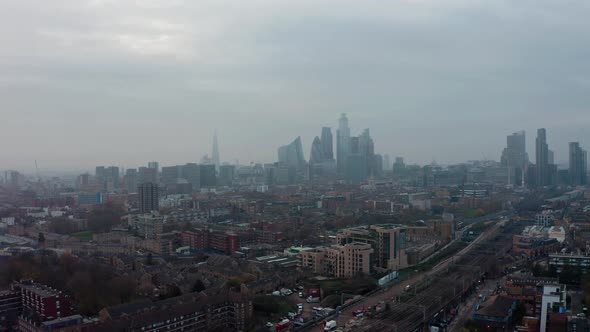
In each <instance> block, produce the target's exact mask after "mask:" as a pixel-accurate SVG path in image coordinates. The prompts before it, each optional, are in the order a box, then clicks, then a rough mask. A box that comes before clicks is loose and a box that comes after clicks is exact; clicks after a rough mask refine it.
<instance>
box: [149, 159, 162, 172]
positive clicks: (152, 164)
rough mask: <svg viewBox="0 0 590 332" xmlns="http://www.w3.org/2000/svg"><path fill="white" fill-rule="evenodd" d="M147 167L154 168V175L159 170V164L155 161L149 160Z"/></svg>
mask: <svg viewBox="0 0 590 332" xmlns="http://www.w3.org/2000/svg"><path fill="white" fill-rule="evenodd" d="M148 168H151V169H155V170H156V175H157V174H158V173H159V172H160V164H159V163H158V162H157V161H150V162H149V163H148Z"/></svg>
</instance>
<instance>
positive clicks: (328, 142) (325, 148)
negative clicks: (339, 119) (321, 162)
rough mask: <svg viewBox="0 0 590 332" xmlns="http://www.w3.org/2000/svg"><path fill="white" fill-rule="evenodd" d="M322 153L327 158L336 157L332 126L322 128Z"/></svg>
mask: <svg viewBox="0 0 590 332" xmlns="http://www.w3.org/2000/svg"><path fill="white" fill-rule="evenodd" d="M321 144H322V155H323V156H324V159H326V160H328V159H329V160H333V159H334V143H333V140H332V129H331V128H330V127H323V128H322V139H321Z"/></svg>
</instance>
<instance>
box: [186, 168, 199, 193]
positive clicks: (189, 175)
mask: <svg viewBox="0 0 590 332" xmlns="http://www.w3.org/2000/svg"><path fill="white" fill-rule="evenodd" d="M200 167H201V166H199V165H197V164H195V163H188V164H186V165H184V166H182V178H184V179H185V180H186V182H188V183H189V184H190V185H191V188H192V190H193V191H198V190H199V188H200V187H201V168H200Z"/></svg>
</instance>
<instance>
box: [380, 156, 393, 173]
mask: <svg viewBox="0 0 590 332" xmlns="http://www.w3.org/2000/svg"><path fill="white" fill-rule="evenodd" d="M382 167H383V170H385V171H391V167H392V164H391V157H390V156H389V155H388V154H385V155H383V166H382Z"/></svg>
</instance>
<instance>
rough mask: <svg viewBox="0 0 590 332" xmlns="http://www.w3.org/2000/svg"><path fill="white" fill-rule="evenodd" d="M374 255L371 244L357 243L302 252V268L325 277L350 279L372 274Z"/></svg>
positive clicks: (300, 253)
mask: <svg viewBox="0 0 590 332" xmlns="http://www.w3.org/2000/svg"><path fill="white" fill-rule="evenodd" d="M373 253H374V250H373V248H372V247H371V245H370V244H367V243H357V242H352V243H346V244H344V245H332V246H329V247H320V248H314V249H310V250H301V251H300V252H299V255H300V266H301V267H305V268H310V269H311V270H312V271H313V272H314V273H316V274H320V275H323V276H328V277H336V278H350V277H353V276H355V275H358V274H370V273H371V269H372V255H373Z"/></svg>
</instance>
